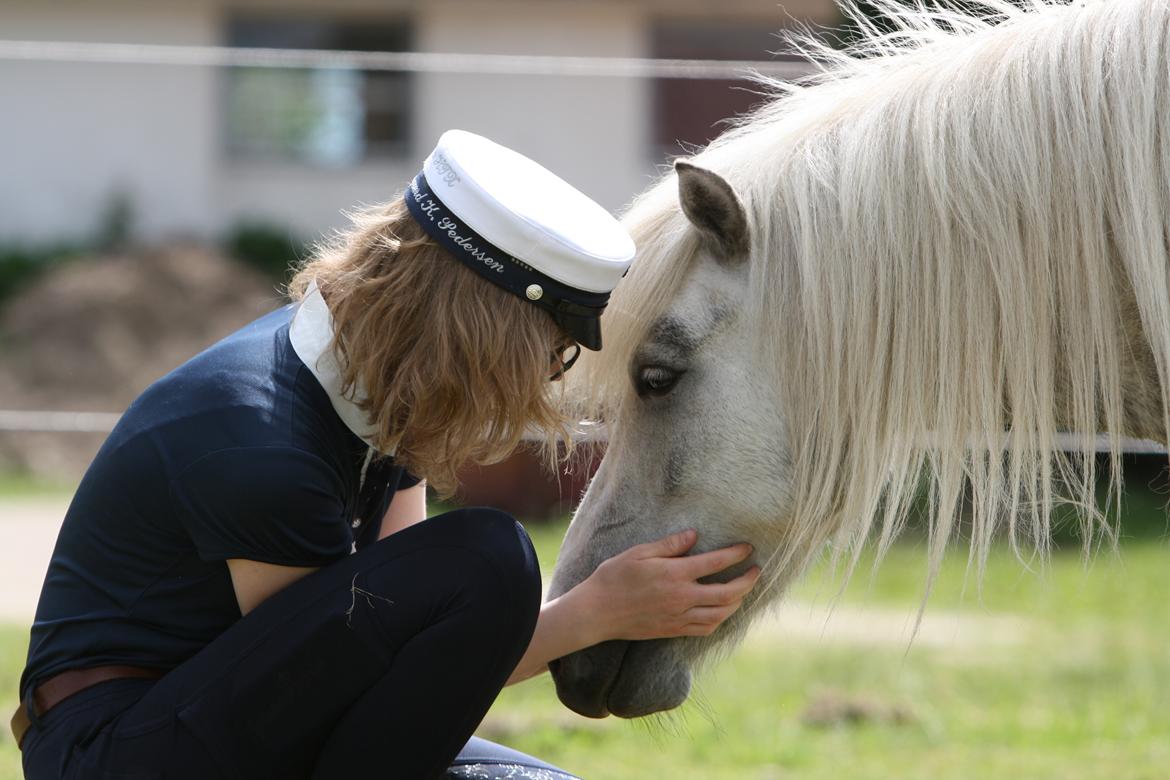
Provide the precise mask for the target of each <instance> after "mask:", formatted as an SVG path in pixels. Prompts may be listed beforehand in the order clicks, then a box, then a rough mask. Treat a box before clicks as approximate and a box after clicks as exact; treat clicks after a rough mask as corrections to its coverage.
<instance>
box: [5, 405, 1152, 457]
mask: <svg viewBox="0 0 1170 780" xmlns="http://www.w3.org/2000/svg"><path fill="white" fill-rule="evenodd" d="M121 416H122V415H121V414H118V413H116V412H62V411H23V410H16V409H0V432H19V433H109V432H110V431H112V430H113V429H114V426H115V425H116V424H117V423H118V420H119V419H120V418H121ZM575 439H576V440H577V441H578V442H604V441H606V439H607V433H606V430H605V426H604V425H600V424H595V423H587V424H585V425H584V426H583V427H582V430H581V431H580V432H579V433H578V434H577V436H576V437H575ZM1095 441H1096V450H1097V452H1101V453H1105V452H1109V438H1108V436H1104V435H1101V436H1096V437H1095ZM1056 442H1057V446H1058V447H1059V448H1060V449H1064V450H1076V449H1079V448H1080V443H1081V438H1080V437H1079V436H1077V435H1076V434H1072V433H1060V434H1057V436H1056ZM1121 442H1122V449H1121V451H1122V452H1124V453H1129V454H1134V455H1145V454H1150V455H1157V454H1167V453H1168V452H1170V451H1168V450H1167V448H1166V446H1165V445H1163V444H1160V443H1158V442H1154V441H1148V440H1146V439H1133V438H1128V437H1123V438H1122V439H1121Z"/></svg>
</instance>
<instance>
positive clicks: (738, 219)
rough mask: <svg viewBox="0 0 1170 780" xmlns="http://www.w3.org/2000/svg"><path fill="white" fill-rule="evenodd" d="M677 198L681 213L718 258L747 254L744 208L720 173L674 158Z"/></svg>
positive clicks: (744, 256)
mask: <svg viewBox="0 0 1170 780" xmlns="http://www.w3.org/2000/svg"><path fill="white" fill-rule="evenodd" d="M674 170H675V172H676V173H677V174H678V200H679V203H680V204H682V210H683V213H684V214H686V216H687V219H689V220H690V221H691V224H692V225H694V226H695V227H696V228H697V229H698V231H699V232H700V233H702V234H703V237H704V238H705V239H707V241H708V242H709V243H710V244H711V247H712V249H713V250H714V251H715V254H716V255H717V256H718V257H719V259H720V260H742V259H744V258H746V257H747V255H748V223H747V212H745V211H744V208H743V203H741V202H740V200H739V196H738V195H736V194H735V190H733V189H732V188H731V185H730V184H728V183H727V182H726V181H725V180H724V179H723V177H722V176H720V175H719V174H717V173H715V172H714V171H709V170H707V169H706V168H700V167H699V166H697V165H695V164H694V163H690V162H687V161H686V160H675V161H674Z"/></svg>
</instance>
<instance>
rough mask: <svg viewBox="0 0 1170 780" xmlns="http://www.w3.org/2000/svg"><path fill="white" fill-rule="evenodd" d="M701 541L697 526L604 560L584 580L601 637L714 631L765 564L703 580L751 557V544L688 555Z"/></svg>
mask: <svg viewBox="0 0 1170 780" xmlns="http://www.w3.org/2000/svg"><path fill="white" fill-rule="evenodd" d="M697 540H698V535H697V534H696V533H695V531H693V530H686V531H681V532H679V533H675V534H671V535H670V536H667V537H665V538H663V539H659V540H657V541H654V542H648V543H646V544H639V545H637V546H636V547H631V548H630V549H628V550H626V551H625V552H622V553H619V554H618V555H615V556H614V557H612V558H610V559H609V560H607V561H605V562H603V563H602V564H601V565H600V566H598V567H597V570H596V571H595V572H593V574H592V575H590V576H589V578H588V579H586V580H585V581H584V582H583V583H581V585H580V586H579V587H581V588H582V590H583V591H584V593H582V594H581V595H583V596H587V599H588V602H587V603H588V604H589V605H590V608H589V611H588V614H589V619H591V620H596V621H597V625H596V627H595V635H596V636H600V637H601V638H600V639H598V641H605V640H607V639H659V638H666V637H677V636H708V635H710V634H711V633H713V632H714V631H715V629H716V628H718V627H719V625H720V624H721V623H722V622H723V621H724V620H726V619H727V618H728V617H729V616H730V615H731V614H732V613H733V612H735V610H737V609H739V606H740V604H741V603H742V602H743V598H744V596H746V595H747V593H748V591H750V590H751V589H752V586H753V585H755V584H756V580H757V579H759V576H760V567H759V566H752V567H751V568H750V569H748V570H747V571H746V572H744V573H743V574H741V575H739V576H738V577H736V578H735V579H733V580H731V581H730V582H726V583H709V584H705V583H700V582H697V580H698V579H700V578H701V577H707V576H710V575H712V574H715V573H717V572H720V571H723V570H724V569H726V568H728V567H730V566H734V565H735V564H737V563H740V562H742V561H744V560H747V558H748V556H750V555H751V554H752V547H751V545H748V544H736V545H732V546H731V547H723V548H721V549H718V550H712V551H710V552H705V553H701V554H698V555H691V556H686V555H685V554H686V552H687V551H688V550H690V549H691V548H692V547H694V545H695V542H696V541H697Z"/></svg>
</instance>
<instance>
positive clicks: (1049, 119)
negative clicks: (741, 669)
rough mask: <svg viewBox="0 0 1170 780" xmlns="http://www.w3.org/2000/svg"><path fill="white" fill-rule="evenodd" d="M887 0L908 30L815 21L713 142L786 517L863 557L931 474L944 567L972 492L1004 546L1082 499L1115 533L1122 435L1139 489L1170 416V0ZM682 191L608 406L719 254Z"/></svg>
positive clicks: (643, 211) (665, 200) (604, 395)
mask: <svg viewBox="0 0 1170 780" xmlns="http://www.w3.org/2000/svg"><path fill="white" fill-rule="evenodd" d="M882 5H884V6H886V7H885V9H884V10H886V12H887V13H889V14H891V15H893V16H895V17H896V18H897V20H898V22H899V26H900V28H901V32H899V33H895V34H892V35H886V36H883V35H881V34H879V33H877V32H876V31H875V30H872V29H870V30H868V31H867V32H866V35H865V40H864V41H863V43H862V44H860V46H859V47H858V48H857V49H855V50H853V51H851V52H848V53H841V52H834V51H831V50H829V49H827V48H826V47H824V46H822V45H820V44H816V43H813V42H811V39H807V38H806V39H805V40H804V42H803V46H804V47H805V49H806V50H807V51H809V52H810V53H811V54H812V55H814V56H815V57H816V58H817V59H818V60H819V61H821V62H822V63H824V71H823V72H822V73H820V74H819V75H818V76H816V77H815V78H814V79H812V80H811V81H810V82H808V83H805V84H802V85H797V86H793V85H784V84H775V85H773V86H774V88H775V90H776V91H777V93H778V96H777V97H776V99H775V100H773V101H771V102H769V103H768V104H767V105H766V106H764V107H763V108H761V109H760V110H759V111H757V112H756V113H755V114H753V115H751V116H749V117H747V118H745V119H744V120H743V121H742V122H741V123H740V124H739V125H738V126H737V127H736V128H734V129H732V130H731V131H729V132H727V133H726V134H725V135H723V136H722V137H721V138H719V139H718V140H717V141H715V142H714V143H713V144H712V145H711V146H710V147H709V148H708V149H706V150H705V151H703V152H702V153H701V154H699V155H698V156H697V158H696V162H697V163H699V164H700V165H703V166H705V167H707V168H710V169H712V170H714V171H716V172H718V173H719V174H721V175H722V176H723V177H724V178H726V179H727V181H728V182H729V183H730V184H731V185H732V186H733V187H734V188H735V189H736V191H737V192H738V193H739V195H740V197H741V198H742V200H743V202H744V205H745V207H746V209H747V211H748V214H749V220H750V222H751V228H752V257H751V261H750V262H751V271H750V274H751V282H750V284H751V295H752V303H751V307H752V309H751V310H750V311H749V312H747V314H746V316H749V317H753V318H755V321H756V322H758V333H759V336H760V342H759V344H757V345H754V348H755V349H757V350H758V354H759V355H760V356H761V358H760V359H761V360H767V359H769V358H771V359H774V360H775V364H776V372H777V373H776V381H777V382H778V383H779V384H780V387H781V388H782V391H783V392H782V395H783V397H784V398H785V399H786V407H785V409H784V410H783V413H784V414H785V415H786V417H787V419H788V423H789V428H790V430H791V432H792V436H791V440H790V441H789V442H788V446H789V447H790V450H791V454H792V460H793V466H794V472H793V475H792V483H793V485H794V487H795V489H796V491H797V495H796V497H795V513H794V515H793V517H792V518H790V519H785V523H786V524H787V523H791V524H792V525H791V526H789V528H790V529H792V528H794V529H796V532H797V533H796V536H797V537H799V538H803V539H805V540H808V541H810V542H819V541H824V540H826V539H828V538H830V537H835V538H836V541H837V543H838V545H837V549H838V550H847V551H850V552H851V553H853V554H854V556H855V555H856V553H857V551H858V550H859V549H860V546H861V544H862V543H863V542H864V541H865V540H866V539H867V538H870V537H871V536H873V535H876V537H877V538H878V540H879V543H880V549H881V550H884V549H885V546H886V545H888V544H889V542H890V541H891V540H892V539H893V538H894V536H895V535H896V534H897V532H898V531H899V530H900V529H901V527H902V526H903V525H904V524H905V522H906V520H907V517H908V515H909V514H910V512H911V508H912V505H913V503H914V502H915V500H916V499H917V498H919V497H921V496H923V495H925V496H928V498H929V511H928V515H929V526H930V529H931V536H930V539H931V544H930V549H931V562H932V571H933V570H934V569H935V567H937V564H938V561H939V559H940V557H941V555H942V553H943V551H944V548H945V545H946V543H947V540H948V539H949V538H950V537H951V536H952V535H953V534H954V533H955V530H956V528H957V526H958V523H959V520H960V517H961V516H962V517H964V519H966V520H967V521H968V522H969V529H970V535H971V539H970V541H971V550H972V556H973V560H975V561H976V562H977V563H978V564H979V565H980V568H981V565H982V562H983V560H984V557H985V555H986V552H987V548H988V545H989V543H990V541H991V539H992V537H993V536H994V535H995V534H996V532H997V530H999V529H1000V528H1006V530H1007V532H1008V534H1009V536H1010V538H1011V540H1012V542H1013V544H1015V543H1017V542H1019V541H1030V542H1032V543H1034V544H1035V545H1037V546H1038V547H1039V549H1040V550H1041V552H1045V551H1046V550H1047V546H1048V539H1049V530H1048V529H1049V518H1050V514H1051V510H1052V508H1053V507H1054V505H1055V504H1056V503H1057V502H1058V501H1061V500H1067V501H1071V502H1073V503H1074V504H1076V505H1077V506H1078V507H1079V508H1080V509H1082V510H1084V517H1085V520H1084V523H1085V529H1086V531H1088V532H1089V533H1087V534H1086V538H1087V539H1090V538H1092V536H1093V534H1092V531H1093V529H1094V528H1096V529H1097V530H1101V529H1102V528H1104V526H1103V524H1102V515H1101V512H1100V511H1099V510H1098V504H1097V500H1096V496H1095V495H1094V485H1095V479H1096V474H1095V473H1094V449H1095V445H1096V442H1095V440H1094V437H1095V435H1096V434H1097V433H1098V432H1108V434H1109V437H1108V441H1109V447H1110V451H1111V453H1112V455H1113V463H1114V464H1115V466H1114V468H1113V470H1112V472H1111V474H1110V475H1109V476H1110V484H1111V485H1112V486H1113V487H1114V488H1116V487H1117V486H1118V481H1119V479H1120V475H1119V472H1118V466H1117V465H1116V464H1118V463H1119V457H1118V455H1119V452H1120V442H1119V437H1121V436H1123V435H1131V436H1141V437H1145V438H1156V439H1159V440H1162V441H1164V440H1165V431H1166V430H1167V420H1168V412H1167V399H1166V395H1165V393H1163V392H1162V390H1161V388H1164V387H1167V386H1168V385H1167V370H1168V367H1170V286H1168V273H1167V272H1168V241H1170V124H1168V123H1167V121H1166V117H1167V112H1168V111H1170V60H1168V58H1167V53H1168V52H1170V3H1167V2H1165V0H1113V1H1112V2H1098V1H1096V0H1086V1H1085V2H1076V3H1074V4H1072V5H1051V4H1049V3H1045V2H1039V0H1035V2H1033V1H1032V0H1028V2H1027V7H1026V9H1024V10H1021V9H1020V8H1018V7H1016V6H1015V5H1011V4H1008V3H1003V2H998V0H993V2H988V3H984V5H986V7H987V14H985V15H983V16H982V17H977V16H975V15H971V14H965V13H960V12H957V11H956V12H937V11H935V12H928V11H926V10H924V9H922V8H919V9H917V10H910V11H908V10H906V9H905V8H904V7H902V6H897V5H893V4H891V3H887V2H884V0H883V2H882ZM847 10H848V9H847ZM675 187H676V184H675V179H674V177H673V176H667V177H666V178H664V179H663V180H662V181H661V182H660V183H659V184H658V185H656V186H655V187H654V188H653V189H652V190H650V191H649V192H647V193H646V194H644V195H643V196H642V197H641V198H639V200H638V201H636V202H635V204H634V205H633V207H632V208H631V210H630V211H629V213H628V215H627V217H626V223H627V226H628V227H629V228H630V229H631V232H632V233H633V235H634V238H635V241H636V242H637V244H638V247H639V253H640V254H639V258H638V260H637V261H636V262H635V264H634V266H633V270H632V271H631V273H630V275H629V278H628V279H626V280H625V281H624V282H623V284H622V285H620V286H619V289H618V291H617V292H616V294H615V296H614V300H613V302H612V303H611V306H610V311H609V312H607V314H606V321H605V323H604V328H605V333H606V342H607V343H606V349H605V351H603V352H602V353H600V354H599V355H598V356H596V357H594V356H590V360H588V361H583V363H582V365H583V366H587V367H588V368H587V370H586V371H583V372H581V373H582V374H587V375H589V376H590V378H591V379H592V380H593V381H594V382H596V383H597V384H595V386H594V390H595V392H597V393H599V398H600V400H601V401H602V404H603V407H604V408H608V412H603V413H606V414H610V415H613V414H614V413H615V410H616V409H617V408H618V406H619V405H620V399H621V398H622V397H624V394H626V393H628V392H629V390H628V384H629V380H628V360H629V357H630V354H631V350H632V349H633V347H634V345H635V344H636V343H637V342H638V341H639V340H640V339H641V338H642V336H643V335H644V333H645V332H646V328H647V326H648V325H649V323H650V322H652V321H653V319H654V318H655V317H656V316H657V315H658V314H659V313H661V311H662V309H663V306H664V305H666V303H667V302H668V301H669V300H670V299H671V298H672V297H673V296H674V294H675V293H676V292H677V290H678V288H679V286H680V285H681V284H683V283H684V282H685V274H686V271H687V268H688V265H689V263H690V262H691V260H692V258H693V257H694V256H695V255H696V249H697V242H696V239H695V238H694V235H693V231H692V230H690V228H689V226H688V223H687V222H686V220H685V219H684V217H683V216H682V214H681V213H680V211H679V207H678V201H677V195H676V190H675ZM594 400H598V396H595V399H594ZM1059 431H1073V432H1076V433H1077V442H1078V447H1077V449H1076V450H1075V451H1073V452H1067V451H1062V450H1061V449H1060V448H1059V447H1058V444H1057V440H1056V439H1057V433H1058V432H1059ZM1087 544H1088V542H1087ZM814 547H816V545H815V544H810V545H809V547H808V548H806V549H813V548H814ZM792 554H793V555H794V556H797V557H801V558H804V557H805V553H803V552H793V553H792ZM854 560H855V558H854ZM804 562H806V561H803V560H802V561H800V562H795V561H794V562H793V563H798V565H799V563H804Z"/></svg>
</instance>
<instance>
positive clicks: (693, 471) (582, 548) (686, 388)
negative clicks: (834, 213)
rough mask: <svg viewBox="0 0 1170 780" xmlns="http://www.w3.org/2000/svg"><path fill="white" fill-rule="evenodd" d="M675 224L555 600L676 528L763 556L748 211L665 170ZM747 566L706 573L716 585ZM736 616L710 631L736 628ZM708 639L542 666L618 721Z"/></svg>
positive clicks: (667, 697) (772, 478) (780, 459)
mask: <svg viewBox="0 0 1170 780" xmlns="http://www.w3.org/2000/svg"><path fill="white" fill-rule="evenodd" d="M675 167H676V170H677V172H678V203H679V204H680V205H681V209H680V214H681V215H685V219H682V218H681V217H680V223H679V224H678V225H677V229H678V237H679V238H680V239H681V240H680V242H679V244H678V245H677V246H676V247H672V249H671V250H668V251H678V252H680V253H681V256H678V257H674V258H673V260H671V258H669V257H664V258H662V259H663V260H665V261H673V262H676V263H678V264H679V265H680V266H686V267H687V268H688V273H687V275H686V284H685V286H683V287H682V288H681V289H679V290H678V293H677V295H674V296H672V297H671V300H670V301H669V302H668V303H666V304H665V305H664V306H663V307H662V308H661V310H660V311H659V312H658V313H657V314H656V316H654V318H653V320H652V321H651V322H648V323H646V325H645V334H644V335H643V336H642V337H641V338H640V339H638V340H637V342H636V344H634V345H633V349H632V350H630V351H629V355H628V358H627V361H626V367H627V369H628V373H627V376H626V377H625V378H624V379H623V380H621V381H622V383H623V384H624V385H626V389H625V391H623V392H622V394H621V398H622V400H621V406H620V408H619V409H617V410H615V411H616V414H617V419H619V420H620V421H621V422H620V424H619V425H615V426H613V427H612V429H611V433H610V439H609V446H608V449H607V451H606V455H605V458H604V460H603V461H602V464H601V466H600V470H599V471H598V474H597V476H596V477H595V478H594V480H593V482H592V484H591V486H590V488H589V490H588V492H587V493H586V495H585V498H584V500H583V503H582V505H581V507H580V509H579V510H578V514H577V520H576V521H575V522H574V523H573V524H572V526H571V527H570V530H569V533H568V535H567V536H566V538H565V542H564V546H563V548H562V552H561V558H562V560H563V561H564V564H563V565H561V566H559V567H558V569H557V572H556V575H555V577H554V579H553V583H552V595H554V596H555V595H559V594H560V593H562V592H564V591H566V590H568V589H569V588H571V587H572V586H573V585H576V584H577V583H578V582H580V581H581V580H583V579H584V578H585V577H587V576H588V575H589V574H590V573H591V572H592V571H593V570H594V569H595V568H596V567H597V565H598V564H600V563H601V562H602V561H604V560H605V559H606V558H608V557H610V556H612V555H614V554H616V553H618V552H620V551H622V550H624V549H627V548H628V547H630V546H632V545H635V544H639V543H642V542H647V541H650V540H652V539H655V538H658V537H661V536H665V535H666V534H668V533H671V532H674V531H680V530H683V529H686V528H695V529H698V531H699V541H698V544H697V546H696V548H695V551H696V552H699V551H703V550H710V549H715V548H717V547H723V546H726V545H728V544H732V543H734V542H738V541H744V540H750V541H752V542H753V543H754V544H755V545H756V556H759V557H760V559H761V560H764V559H767V558H770V557H771V556H772V554H773V553H774V552H776V550H777V548H778V543H779V540H778V539H777V529H776V526H775V518H776V517H778V516H782V515H783V514H785V513H786V512H787V509H788V501H787V491H786V488H785V483H784V478H785V475H786V474H787V473H788V470H789V469H788V464H787V462H786V461H787V457H788V456H787V452H788V444H787V437H786V433H785V430H784V424H783V418H782V416H781V415H778V414H777V412H776V410H777V409H779V408H781V407H782V403H781V402H782V399H781V398H780V395H779V389H778V387H777V386H776V384H775V382H774V381H772V371H773V369H772V361H771V360H770V359H767V358H763V359H762V358H761V356H760V355H758V354H756V355H753V354H752V350H753V348H754V349H759V346H758V345H755V340H754V339H752V338H751V328H752V325H753V323H752V322H751V320H750V318H748V317H746V316H744V295H745V291H746V289H747V276H748V273H747V268H748V262H749V254H750V241H749V231H750V225H749V221H748V215H747V212H746V211H745V209H744V207H743V204H742V203H741V201H740V199H739V196H738V195H737V194H736V193H735V191H734V190H733V189H732V188H731V187H730V186H729V185H728V184H727V182H726V181H725V180H724V179H723V178H721V177H720V176H719V175H717V174H715V173H714V172H712V171H709V170H707V169H704V168H701V167H698V166H696V165H693V164H691V163H687V162H678V163H676V166H675ZM749 565H750V563H746V562H745V563H744V564H741V565H739V566H737V567H734V568H733V569H729V570H727V571H725V572H722V573H720V574H719V575H716V577H715V579H720V580H726V579H730V578H731V577H734V576H736V575H738V574H740V573H742V572H743V571H744V570H745V569H746V568H747V567H748V566H749ZM746 621H747V612H746V611H744V610H741V611H740V612H739V613H738V614H737V616H736V619H735V621H734V622H733V624H732V625H731V626H725V628H724V630H723V632H721V637H722V638H725V637H726V636H727V635H728V634H729V632H734V630H735V628H734V627H735V626H736V625H746ZM714 641H717V640H716V639H715V638H714V637H702V638H689V639H687V640H685V641H683V640H672V641H652V642H608V643H606V644H603V645H600V646H598V647H596V648H593V649H591V650H588V651H586V652H583V653H577V654H575V655H572V656H569V657H567V658H564V659H561V660H560V661H557V662H554V664H553V666H552V670H553V675H554V678H555V679H556V682H557V689H558V691H559V693H560V696H561V699H562V700H563V701H564V702H565V703H566V704H568V705H569V706H570V707H572V708H573V709H574V710H576V711H577V712H580V713H582V714H585V715H592V716H603V715H606V714H609V713H611V712H612V713H614V714H616V715H621V716H624V717H633V716H637V715H644V714H647V713H649V712H654V711H656V710H661V709H667V708H670V707H673V706H676V705H677V704H679V703H680V702H682V700H683V699H685V698H686V696H687V693H688V691H689V689H690V667H691V665H692V664H693V663H694V662H695V661H696V660H697V659H698V658H699V657H700V656H701V655H703V654H704V653H705V652H706V651H707V650H708V649H709V648H710V647H711V645H712V642H714Z"/></svg>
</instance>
